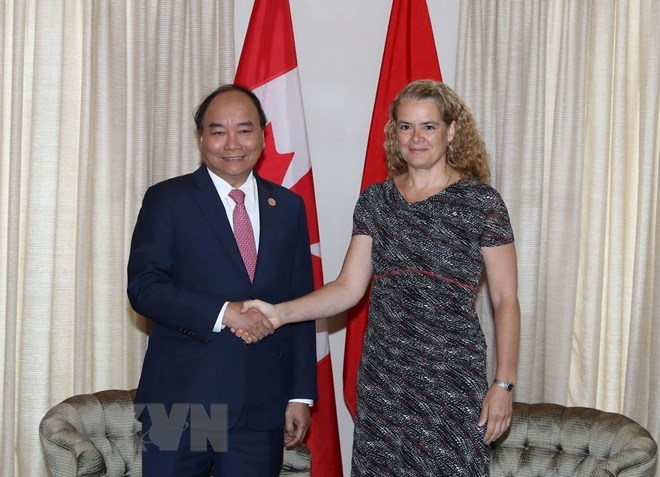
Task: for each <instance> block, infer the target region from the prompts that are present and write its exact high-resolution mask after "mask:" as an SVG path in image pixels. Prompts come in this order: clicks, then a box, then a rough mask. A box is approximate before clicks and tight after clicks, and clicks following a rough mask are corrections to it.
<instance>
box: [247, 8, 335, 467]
mask: <svg viewBox="0 0 660 477" xmlns="http://www.w3.org/2000/svg"><path fill="white" fill-rule="evenodd" d="M235 82H236V83H239V84H241V85H243V86H247V87H249V88H250V89H252V90H253V91H254V92H255V94H256V95H257V96H258V97H259V99H260V100H261V102H262V105H263V107H264V110H265V112H266V115H267V117H268V120H269V123H268V125H267V126H266V131H265V134H264V136H265V141H266V145H265V148H264V151H263V154H262V157H261V160H260V161H259V163H258V164H257V167H256V169H257V172H258V173H259V175H260V176H261V177H263V178H264V179H267V180H270V181H272V182H276V183H278V184H282V185H283V186H285V187H287V188H289V189H291V190H292V191H294V192H296V193H297V194H299V195H300V196H302V198H303V200H304V202H305V209H306V211H307V223H308V227H309V238H310V244H311V249H312V265H313V269H314V285H315V287H317V288H318V287H320V286H322V285H323V270H322V267H321V254H320V246H319V232H318V220H317V216H316V201H315V198H314V182H313V177H312V165H311V161H310V157H309V147H308V144H307V131H306V128H305V118H304V112H303V107H302V94H301V91H300V81H299V77H298V61H297V58H296V46H295V40H294V35H293V24H292V22H291V11H290V8H289V2H288V0H256V1H255V2H254V6H253V8H252V15H251V17H250V23H249V25H248V30H247V33H246V36H245V42H244V44H243V50H242V52H241V58H240V60H239V63H238V68H237V71H236V78H235ZM316 330H317V331H316V344H317V346H316V348H317V351H316V354H317V356H316V358H317V363H316V368H317V382H318V400H317V401H316V403H315V404H314V406H312V408H311V413H312V421H311V425H310V428H309V431H308V433H307V437H306V439H305V444H306V445H307V447H308V448H309V450H310V452H311V455H312V471H311V475H312V477H342V463H341V450H340V447H339V429H338V425H337V410H336V406H335V394H334V382H333V379H332V362H331V359H330V348H329V344H328V333H327V331H326V329H325V323H324V322H323V321H321V322H317V327H316Z"/></svg>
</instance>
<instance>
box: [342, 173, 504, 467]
mask: <svg viewBox="0 0 660 477" xmlns="http://www.w3.org/2000/svg"><path fill="white" fill-rule="evenodd" d="M353 235H369V236H370V237H371V238H372V239H373V246H372V263H373V269H374V277H373V281H372V286H371V299H370V308H369V326H368V328H367V332H366V335H365V339H364V351H363V355H362V361H361V363H360V369H359V373H358V382H357V388H358V395H357V403H358V404H357V419H356V423H355V435H354V448H353V463H352V472H351V475H353V476H355V477H358V476H359V477H362V476H373V477H387V476H393V477H408V476H409V477H423V476H429V477H457V476H479V477H480V476H487V475H489V471H488V465H489V447H488V446H487V445H486V444H484V443H483V436H484V433H485V427H484V428H479V427H478V426H477V422H478V421H479V414H480V412H481V406H482V402H483V399H484V397H485V394H486V391H487V390H488V383H487V379H486V343H485V340H484V336H483V332H482V330H481V326H480V324H479V319H478V317H477V313H476V309H475V299H476V295H477V288H478V285H479V280H480V277H481V272H482V270H483V267H484V261H483V257H482V254H481V248H482V247H493V246H498V245H504V244H507V243H511V242H513V232H512V230H511V225H510V222H509V216H508V213H507V209H506V206H505V205H504V202H503V201H502V198H501V197H500V195H499V194H498V193H497V191H496V190H495V189H493V188H492V187H490V186H488V185H486V184H483V183H480V182H478V181H476V180H474V179H463V180H460V181H458V182H455V183H453V184H451V185H450V186H449V187H447V188H446V189H444V190H443V191H441V192H439V193H438V194H436V195H434V196H432V197H430V198H428V199H426V200H424V201H421V202H417V203H414V204H408V203H407V202H406V201H405V200H404V198H403V197H402V195H401V193H400V192H399V191H398V189H397V188H396V186H395V185H394V182H393V181H392V180H388V181H385V182H381V183H378V184H374V185H372V186H371V187H369V188H367V189H366V190H365V191H364V193H363V194H362V195H361V196H360V198H359V200H358V202H357V205H356V207H355V213H354V217H353Z"/></svg>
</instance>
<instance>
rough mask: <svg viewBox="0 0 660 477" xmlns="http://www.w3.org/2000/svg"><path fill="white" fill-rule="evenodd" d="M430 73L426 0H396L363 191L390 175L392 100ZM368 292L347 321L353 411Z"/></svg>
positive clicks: (348, 397) (348, 393)
mask: <svg viewBox="0 0 660 477" xmlns="http://www.w3.org/2000/svg"><path fill="white" fill-rule="evenodd" d="M427 78H428V79H435V80H440V81H442V76H441V74H440V65H439V63H438V53H437V51H436V48H435V41H434V39H433V29H432V27H431V19H430V17H429V12H428V9H427V6H426V0H394V2H393V3H392V12H391V14H390V22H389V26H388V27H387V39H386V40H385V50H384V52H383V62H382V65H381V69H380V77H379V79H378V90H377V91H376V100H375V103H374V111H373V115H372V118H371V129H370V131H369V142H368V143H367V154H366V159H365V162H364V170H363V172H362V185H361V188H360V192H362V191H363V190H364V189H365V188H366V187H367V186H369V185H371V184H373V183H375V182H380V181H383V180H385V179H386V178H387V166H386V164H385V150H384V148H383V143H384V142H385V133H384V128H385V123H386V122H387V119H388V117H389V105H390V103H391V102H392V101H393V100H394V97H395V96H396V95H397V93H398V92H399V91H400V90H401V89H403V87H404V86H405V85H407V84H408V83H409V82H411V81H413V80H417V79H427ZM368 296H369V291H367V293H366V294H365V296H364V297H363V298H362V300H360V302H359V303H358V304H357V305H356V306H355V307H353V308H352V309H351V310H349V312H348V320H347V325H346V347H345V350H344V400H345V401H346V406H347V407H348V410H349V411H350V412H351V414H352V415H353V417H355V411H356V379H357V369H358V365H359V363H360V357H361V356H362V341H363V339H364V333H365V330H366V328H367V310H368V302H369V299H368Z"/></svg>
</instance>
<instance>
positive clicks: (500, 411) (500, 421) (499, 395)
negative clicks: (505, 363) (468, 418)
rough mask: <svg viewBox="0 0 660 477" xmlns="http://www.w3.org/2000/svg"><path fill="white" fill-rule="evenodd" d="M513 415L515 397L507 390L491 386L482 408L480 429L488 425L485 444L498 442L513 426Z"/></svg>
mask: <svg viewBox="0 0 660 477" xmlns="http://www.w3.org/2000/svg"><path fill="white" fill-rule="evenodd" d="M512 414H513V395H512V394H511V393H510V392H509V391H507V390H506V389H504V388H502V387H500V386H497V385H491V387H490V389H489V390H488V392H487V393H486V398H485V399H484V404H483V406H482V408H481V416H480V418H479V424H478V425H479V427H481V426H483V425H486V424H487V427H486V434H485V436H484V442H485V443H486V444H490V443H492V442H493V441H496V440H497V439H498V438H499V437H500V436H501V435H502V434H504V433H505V432H506V430H507V429H508V428H509V426H510V425H511V415H512Z"/></svg>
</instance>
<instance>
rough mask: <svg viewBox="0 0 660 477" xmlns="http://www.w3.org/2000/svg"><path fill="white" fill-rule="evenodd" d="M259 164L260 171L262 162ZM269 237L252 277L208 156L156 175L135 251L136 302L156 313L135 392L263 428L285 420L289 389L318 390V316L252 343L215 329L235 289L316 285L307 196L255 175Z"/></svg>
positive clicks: (273, 298) (289, 292)
mask: <svg viewBox="0 0 660 477" xmlns="http://www.w3.org/2000/svg"><path fill="white" fill-rule="evenodd" d="M255 176H256V174H255ZM256 180H257V188H258V195H259V215H260V239H259V249H258V258H257V267H256V272H255V277H254V283H250V280H249V278H248V275H247V271H246V270H245V266H244V265H243V261H242V259H241V255H240V252H239V250H238V246H237V245H236V241H235V239H234V235H233V233H232V230H231V227H230V224H229V221H228V219H227V214H226V212H225V209H224V206H223V204H222V201H221V199H220V197H219V196H218V193H217V191H216V189H215V187H214V185H213V182H212V180H211V178H210V177H209V173H208V171H207V169H206V167H205V166H202V167H200V168H199V169H198V170H197V171H195V172H194V173H192V174H188V175H184V176H180V177H176V178H173V179H169V180H166V181H164V182H161V183H159V184H156V185H154V186H152V187H150V188H149V189H148V190H147V192H146V194H145V197H144V200H143V203H142V208H141V210H140V214H139V216H138V220H137V223H136V226H135V230H134V232H133V239H132V243H131V252H130V258H129V263H128V296H129V299H130V302H131V305H132V306H133V308H134V309H135V311H137V312H138V313H140V314H141V315H143V316H145V317H147V318H149V319H150V320H151V332H150V336H149V344H148V348H147V352H146V355H145V358H144V364H143V368H142V375H141V377H140V383H139V386H138V392H137V396H136V402H137V403H143V404H148V403H165V404H173V403H198V404H204V405H205V406H208V405H210V404H227V405H228V411H229V413H228V418H229V427H232V426H233V425H234V424H235V423H236V420H237V419H238V417H239V415H240V414H241V413H244V418H245V419H246V422H247V424H248V426H250V427H251V428H253V429H257V430H267V429H277V428H281V427H283V425H284V414H285V409H286V405H287V402H288V400H289V399H292V398H308V399H316V351H315V332H314V323H313V322H304V323H297V324H292V325H286V326H283V327H281V328H279V329H278V330H277V331H276V332H275V333H274V334H273V335H271V336H268V337H266V338H264V339H263V340H262V341H260V342H258V343H256V344H251V345H245V344H244V343H243V341H242V340H241V339H239V338H237V337H235V336H234V335H233V334H232V333H231V332H230V331H229V330H228V329H225V330H223V331H222V332H220V333H214V332H213V326H214V324H215V322H216V320H217V318H218V313H219V312H220V309H221V308H222V305H223V304H224V303H225V302H227V301H242V300H246V299H250V298H259V299H262V300H265V301H268V302H271V303H278V302H281V301H286V300H291V299H293V298H297V297H299V296H302V295H304V294H306V293H309V292H310V291H311V290H312V289H313V276H312V264H311V255H310V247H309V236H308V232H307V220H306V216H305V208H304V203H303V201H302V199H301V198H300V197H299V196H298V195H296V194H294V193H292V192H291V191H289V190H288V189H286V188H284V187H281V186H279V185H276V184H273V183H271V182H268V181H265V180H263V179H261V178H259V177H258V176H256Z"/></svg>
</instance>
